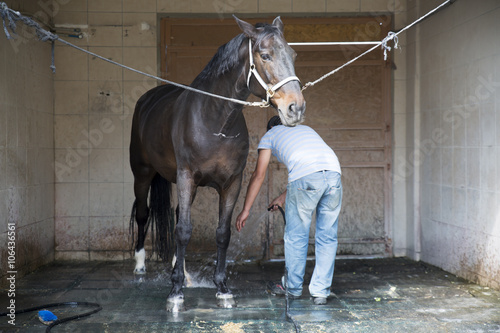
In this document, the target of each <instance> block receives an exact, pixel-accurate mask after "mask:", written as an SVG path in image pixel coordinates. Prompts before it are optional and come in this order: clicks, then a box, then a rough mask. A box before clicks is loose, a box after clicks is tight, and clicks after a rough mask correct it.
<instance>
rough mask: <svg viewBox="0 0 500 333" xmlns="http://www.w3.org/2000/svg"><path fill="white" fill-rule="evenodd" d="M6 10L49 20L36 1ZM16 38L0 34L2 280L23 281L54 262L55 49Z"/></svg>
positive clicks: (24, 36) (22, 34) (22, 33)
mask: <svg viewBox="0 0 500 333" xmlns="http://www.w3.org/2000/svg"><path fill="white" fill-rule="evenodd" d="M7 5H8V6H9V7H11V8H13V9H15V10H20V11H22V12H29V13H39V14H40V15H45V16H46V17H49V15H47V14H46V13H45V12H44V11H43V9H42V8H41V7H40V6H38V4H36V3H34V2H33V1H31V2H29V1H7ZM49 14H50V13H49ZM17 32H18V36H17V38H16V39H15V40H7V38H6V37H5V35H4V33H3V31H2V33H0V244H1V248H0V249H1V250H0V275H4V274H5V273H6V272H7V271H17V272H18V277H19V276H20V275H22V274H24V273H25V272H27V271H31V270H33V269H35V268H37V267H38V266H40V265H43V264H45V263H47V262H49V261H51V260H53V258H54V169H53V163H54V136H53V126H54V103H53V100H54V89H53V76H52V72H51V70H50V68H49V66H50V44H48V43H39V42H36V40H35V37H34V36H33V33H32V32H31V31H28V30H26V29H25V27H24V26H22V24H19V25H18V29H17ZM14 237H15V241H14V239H13V238H14ZM8 241H14V243H15V249H14V248H12V247H11V246H12V245H13V244H12V243H11V244H8ZM8 245H9V247H8ZM8 250H11V251H12V250H14V251H15V255H14V256H12V257H9V255H11V254H13V253H10V254H9V251H8ZM13 257H15V263H14V265H13V266H10V264H11V262H10V260H11V259H13ZM5 281H6V280H5V279H3V278H2V280H1V282H0V283H4V282H5Z"/></svg>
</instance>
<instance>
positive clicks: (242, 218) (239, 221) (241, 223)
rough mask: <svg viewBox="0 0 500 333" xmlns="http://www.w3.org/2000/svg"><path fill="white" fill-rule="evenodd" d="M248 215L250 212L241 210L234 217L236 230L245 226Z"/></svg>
mask: <svg viewBox="0 0 500 333" xmlns="http://www.w3.org/2000/svg"><path fill="white" fill-rule="evenodd" d="M248 215H250V212H248V211H244V210H242V211H241V213H240V215H238V217H237V218H236V230H238V232H239V231H241V229H242V228H243V227H244V226H245V223H246V221H247V219H248Z"/></svg>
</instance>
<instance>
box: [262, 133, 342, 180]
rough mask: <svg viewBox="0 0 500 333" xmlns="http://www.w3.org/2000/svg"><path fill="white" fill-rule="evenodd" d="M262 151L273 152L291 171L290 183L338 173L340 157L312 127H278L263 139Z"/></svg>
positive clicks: (289, 171)
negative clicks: (317, 175)
mask: <svg viewBox="0 0 500 333" xmlns="http://www.w3.org/2000/svg"><path fill="white" fill-rule="evenodd" d="M258 149H271V152H272V154H273V155H274V156H276V157H277V158H278V161H280V162H281V163H283V164H284V165H285V166H286V167H287V169H288V182H289V183H290V182H293V181H294V180H297V179H299V178H302V177H304V176H307V175H310V174H312V173H314V172H317V171H321V170H331V171H335V172H338V173H341V171H340V163H339V160H338V158H337V155H335V153H334V152H333V150H332V148H330V147H329V146H328V145H327V144H326V143H325V141H323V139H322V138H321V137H320V136H319V134H318V133H316V131H314V130H313V129H312V128H310V127H309V126H305V125H298V126H295V127H287V126H283V125H279V126H274V127H273V128H271V129H270V130H269V131H267V133H266V134H265V135H264V136H263V137H262V139H261V140H260V143H259V147H258Z"/></svg>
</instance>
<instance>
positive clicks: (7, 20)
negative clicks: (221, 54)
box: [0, 2, 269, 108]
mask: <svg viewBox="0 0 500 333" xmlns="http://www.w3.org/2000/svg"><path fill="white" fill-rule="evenodd" d="M0 16H1V17H2V20H3V28H4V32H5V35H6V36H7V39H12V38H13V37H12V36H11V34H10V33H9V31H8V30H9V29H10V30H11V31H12V32H13V33H14V34H15V33H16V22H17V21H21V22H23V23H24V24H26V25H27V26H29V27H32V28H34V29H35V31H36V34H37V36H38V38H39V39H40V41H42V42H45V41H52V42H53V43H54V42H55V41H56V40H57V41H59V42H61V43H63V44H66V45H67V46H70V47H72V48H75V49H77V50H79V51H82V52H84V53H87V54H89V55H91V56H93V57H96V58H99V59H101V60H104V61H107V62H109V63H111V64H113V65H116V66H119V67H122V68H125V69H128V70H129V71H132V72H135V73H138V74H141V75H144V76H147V77H149V78H152V79H155V80H158V81H160V82H164V83H168V84H171V85H173V86H176V87H179V88H183V89H186V90H189V91H192V92H197V93H200V94H203V95H207V96H210V97H215V98H219V99H223V100H225V101H229V102H233V103H238V104H243V105H247V106H259V107H262V108H264V107H268V106H269V104H268V103H265V102H247V101H242V100H238V99H234V98H230V97H226V96H220V95H216V94H212V93H209V92H207V91H203V90H199V89H196V88H193V87H190V86H186V85H184V84H180V83H176V82H173V81H170V80H166V79H163V78H160V77H158V76H155V75H152V74H148V73H145V72H142V71H139V70H137V69H134V68H131V67H128V66H125V65H123V64H120V63H118V62H116V61H113V60H111V59H107V58H105V57H103V56H100V55H98V54H96V53H94V52H90V51H88V50H85V49H82V48H81V47H78V46H76V45H74V44H71V43H70V42H68V41H65V40H64V39H61V38H60V37H59V36H58V35H56V34H53V33H52V32H50V31H47V30H45V29H43V28H42V27H41V26H40V25H39V24H38V23H37V22H35V21H34V20H33V19H31V18H29V17H26V16H24V15H21V13H20V12H17V11H14V10H12V9H10V8H9V7H8V6H7V4H6V3H5V2H0ZM50 68H51V69H52V71H53V72H55V66H54V53H53V52H52V65H51V66H50Z"/></svg>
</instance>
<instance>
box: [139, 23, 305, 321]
mask: <svg viewBox="0 0 500 333" xmlns="http://www.w3.org/2000/svg"><path fill="white" fill-rule="evenodd" d="M236 22H237V23H238V25H239V27H240V28H241V30H242V31H243V33H242V34H240V35H238V36H236V37H235V38H234V39H232V40H231V41H229V42H228V43H227V44H225V45H223V46H221V47H220V48H219V50H218V51H217V53H216V54H215V56H214V57H213V59H212V60H211V61H210V62H209V64H208V65H207V66H206V67H205V69H204V70H203V71H202V72H201V73H200V74H199V75H198V76H197V77H196V79H195V80H194V81H193V83H192V84H191V87H193V88H197V89H200V90H203V91H207V92H210V93H214V94H218V95H223V96H227V97H231V98H234V99H238V100H246V99H247V98H248V96H249V95H250V93H252V94H254V95H256V96H258V97H261V98H262V99H265V100H267V101H269V103H270V104H271V105H272V106H273V107H274V108H276V109H277V111H278V114H279V115H280V117H281V119H282V122H283V124H287V125H289V126H294V125H297V124H298V123H300V122H302V120H303V117H304V111H305V101H304V98H303V96H302V92H301V87H300V82H299V81H298V79H297V77H296V76H295V70H294V61H295V55H296V54H295V52H294V51H293V50H292V49H291V48H290V46H289V45H288V44H287V42H286V40H285V39H284V37H283V23H282V21H281V19H280V18H279V17H277V18H276V19H275V20H274V21H273V23H272V24H257V25H256V26H253V25H251V24H249V23H247V22H244V21H241V20H239V19H238V18H236ZM242 109H243V105H241V104H238V103H235V102H228V101H226V100H222V99H218V98H214V97H210V96H206V95H203V94H200V93H196V92H192V91H189V90H186V89H183V88H178V87H176V86H173V85H162V86H158V87H156V88H153V89H151V90H149V91H148V92H146V93H145V94H144V95H143V96H142V97H141V98H140V99H139V101H138V102H137V105H136V108H135V112H134V118H133V123H132V137H131V143H130V164H131V167H132V171H133V173H134V191H135V202H134V208H133V210H132V222H131V223H133V218H134V216H135V219H136V221H137V225H138V237H137V243H136V246H135V257H136V267H135V271H134V272H135V273H136V274H141V273H142V274H143V273H145V271H146V268H145V251H144V238H145V235H146V232H147V230H148V225H149V223H150V222H151V223H153V224H155V225H156V238H157V239H156V240H155V243H156V250H157V252H158V254H159V255H160V256H161V257H162V258H163V259H168V258H169V256H170V255H171V253H170V252H169V248H170V246H171V245H172V244H171V243H172V242H173V239H174V238H173V237H174V235H175V242H176V252H175V255H176V257H177V260H176V264H175V266H174V268H173V271H172V283H173V287H172V290H171V292H170V294H169V296H168V299H167V309H168V310H170V311H176V310H178V309H179V308H182V302H183V299H184V295H183V292H182V285H183V282H184V257H185V251H186V246H187V245H188V242H189V239H190V237H191V231H192V225H191V204H192V202H193V200H194V198H195V195H196V189H197V187H198V186H211V187H213V188H215V189H216V190H217V192H218V193H219V196H220V199H219V225H218V228H217V231H216V243H217V265H216V268H215V273H214V282H215V284H216V286H217V297H218V298H220V299H229V298H231V297H232V296H231V292H230V290H229V289H228V287H227V285H226V272H225V270H226V251H227V248H228V246H229V239H230V236H231V232H230V225H231V217H232V213H233V209H234V205H235V203H236V200H237V198H238V195H239V192H240V188H241V180H242V172H243V170H244V168H245V164H246V159H247V155H248V147H249V143H248V130H247V126H246V123H245V119H244V116H243V113H242ZM171 183H176V184H177V194H178V207H177V223H176V224H175V223H173V220H174V219H173V211H172V209H171V204H170V186H171ZM150 188H151V190H150ZM148 192H150V198H149V202H150V205H149V208H148ZM174 227H175V232H174V231H173V229H174ZM169 241H170V242H171V243H169ZM179 304H181V306H179ZM230 306H231V304H229V305H228V307H230Z"/></svg>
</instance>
